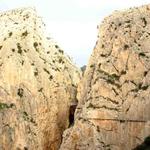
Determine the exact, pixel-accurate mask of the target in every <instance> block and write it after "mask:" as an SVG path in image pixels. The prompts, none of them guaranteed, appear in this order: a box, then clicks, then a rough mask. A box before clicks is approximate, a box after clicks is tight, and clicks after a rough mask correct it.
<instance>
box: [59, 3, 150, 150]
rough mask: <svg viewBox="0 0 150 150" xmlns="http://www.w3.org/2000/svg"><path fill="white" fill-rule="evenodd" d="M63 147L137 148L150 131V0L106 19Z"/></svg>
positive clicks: (69, 149)
mask: <svg viewBox="0 0 150 150" xmlns="http://www.w3.org/2000/svg"><path fill="white" fill-rule="evenodd" d="M78 99H79V105H78V107H77V110H76V116H75V124H74V126H73V127H71V128H69V129H68V130H66V131H65V133H64V135H63V143H62V145H61V148H60V149H61V150H131V149H133V148H135V147H136V146H137V145H139V144H141V143H142V142H143V140H144V138H145V137H147V136H148V135H150V5H147V6H142V7H139V8H133V9H129V10H125V11H122V12H120V11H116V12H114V13H113V14H112V15H111V16H109V17H107V18H105V19H104V21H103V23H102V25H101V26H100V28H99V33H98V41H97V43H96V46H95V48H94V51H93V53H92V56H91V58H90V62H89V64H88V66H87V69H86V71H85V75H84V78H83V79H82V82H81V84H80V86H79V93H78Z"/></svg>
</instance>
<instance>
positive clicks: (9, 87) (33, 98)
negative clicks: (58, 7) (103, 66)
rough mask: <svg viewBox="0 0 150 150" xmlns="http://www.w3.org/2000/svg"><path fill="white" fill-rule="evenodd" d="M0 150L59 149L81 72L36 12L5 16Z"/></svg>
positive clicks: (1, 18)
mask: <svg viewBox="0 0 150 150" xmlns="http://www.w3.org/2000/svg"><path fill="white" fill-rule="evenodd" d="M0 33H1V34H0V150H46V149H48V150H50V149H51V150H56V149H58V148H59V145H60V143H61V137H62V132H63V131H64V129H66V128H67V127H68V126H69V124H70V123H69V109H70V106H71V105H72V104H74V103H76V102H77V100H76V87H77V84H78V82H79V80H80V74H81V73H80V70H78V69H77V68H76V67H75V65H74V64H73V63H72V62H71V60H70V59H69V58H68V57H67V56H65V54H64V52H63V51H62V50H61V49H60V48H59V46H58V45H57V43H55V42H53V40H51V39H50V38H47V37H46V33H45V29H44V24H43V23H42V21H41V18H40V17H38V16H37V14H36V11H35V10H34V9H32V8H23V9H16V10H12V11H8V12H4V13H0Z"/></svg>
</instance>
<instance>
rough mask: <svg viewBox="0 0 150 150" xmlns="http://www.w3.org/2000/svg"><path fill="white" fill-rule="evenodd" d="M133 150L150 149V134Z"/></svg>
mask: <svg viewBox="0 0 150 150" xmlns="http://www.w3.org/2000/svg"><path fill="white" fill-rule="evenodd" d="M133 150H150V136H148V137H146V138H145V140H144V142H143V143H142V144H141V145H138V146H137V147H136V148H134V149H133Z"/></svg>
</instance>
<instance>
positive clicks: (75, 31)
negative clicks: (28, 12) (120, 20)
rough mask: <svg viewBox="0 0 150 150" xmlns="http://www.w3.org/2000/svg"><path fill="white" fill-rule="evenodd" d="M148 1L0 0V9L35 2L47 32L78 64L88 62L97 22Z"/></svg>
mask: <svg viewBox="0 0 150 150" xmlns="http://www.w3.org/2000/svg"><path fill="white" fill-rule="evenodd" d="M145 4H150V0H0V11H4V10H9V9H13V8H18V7H26V6H34V7H36V9H37V11H38V14H39V15H40V16H42V17H43V20H44V22H45V23H46V28H47V31H48V33H50V36H51V37H52V38H54V39H55V40H56V41H57V42H58V44H59V45H60V47H61V48H62V49H63V50H64V51H65V52H66V53H67V54H69V55H70V56H71V57H72V58H73V60H74V62H75V63H76V64H77V65H78V66H82V65H84V64H87V62H88V59H89V57H90V55H91V53H92V50H93V48H94V46H95V43H96V39H97V25H98V24H99V23H100V22H101V21H102V19H103V18H104V17H105V16H107V15H109V14H110V13H112V12H113V11H114V10H120V9H124V8H129V7H134V6H139V5H145Z"/></svg>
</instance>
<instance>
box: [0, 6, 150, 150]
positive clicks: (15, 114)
mask: <svg viewBox="0 0 150 150" xmlns="http://www.w3.org/2000/svg"><path fill="white" fill-rule="evenodd" d="M0 24H1V28H0V30H1V36H0V150H149V149H150V5H145V6H141V7H136V8H130V9H128V10H123V11H115V12H114V13H112V15H110V16H108V17H106V18H105V19H104V20H103V22H102V23H101V25H99V26H98V39H97V42H96V45H95V47H94V50H93V52H92V54H91V57H90V60H89V62H88V64H87V65H85V66H83V67H82V68H81V69H80V68H78V67H76V66H75V64H74V63H73V62H72V60H71V59H70V58H69V56H67V55H66V54H65V53H64V51H63V50H62V49H61V48H60V47H59V45H58V44H57V43H56V42H55V41H54V40H53V39H51V38H49V37H47V33H46V31H45V25H44V23H43V22H42V20H41V18H40V17H39V16H38V15H37V13H36V11H35V9H33V8H22V9H16V10H11V11H7V12H3V13H1V14H0ZM89 36H90V35H89ZM68 42H69V41H68Z"/></svg>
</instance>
